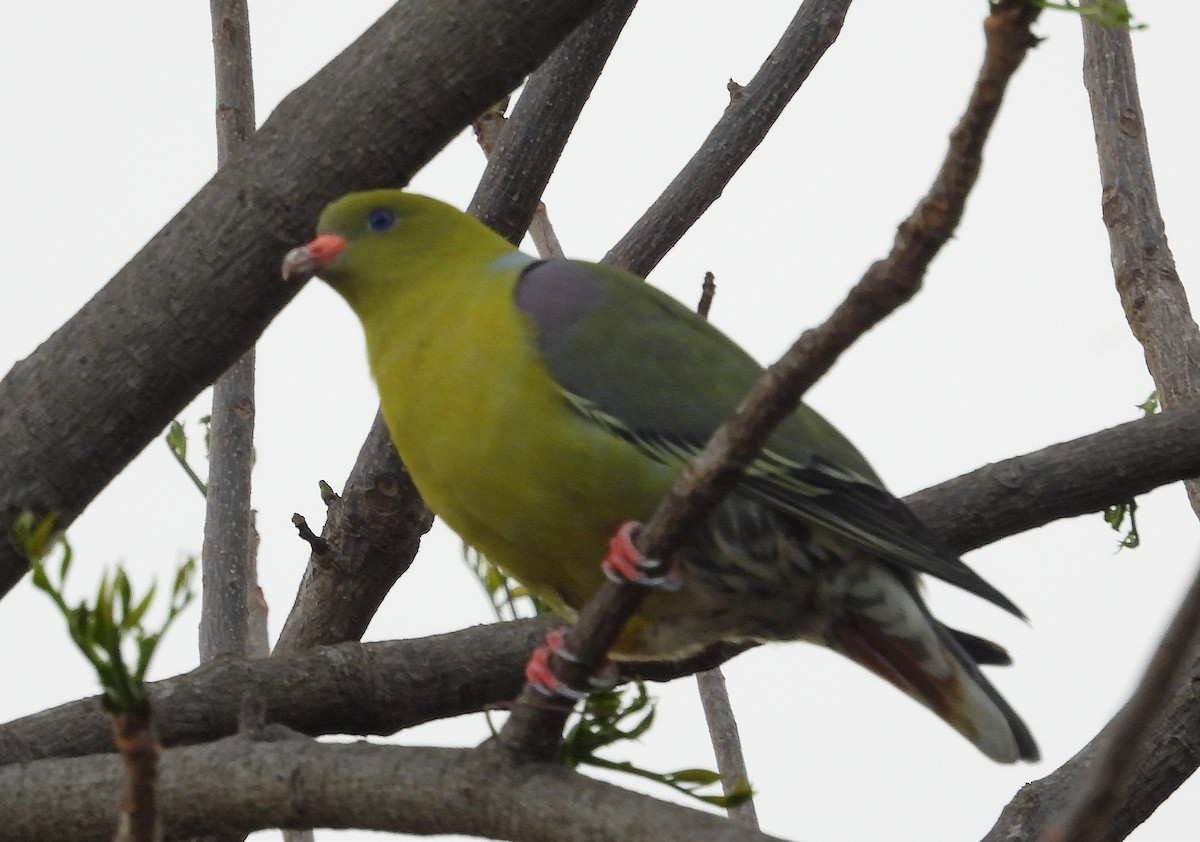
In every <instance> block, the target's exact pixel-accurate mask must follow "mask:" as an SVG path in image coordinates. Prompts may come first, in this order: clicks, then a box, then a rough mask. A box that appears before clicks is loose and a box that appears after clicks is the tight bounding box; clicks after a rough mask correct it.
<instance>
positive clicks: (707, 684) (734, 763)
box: [696, 79, 759, 830]
mask: <svg viewBox="0 0 1200 842" xmlns="http://www.w3.org/2000/svg"><path fill="white" fill-rule="evenodd" d="M729 84H730V85H731V86H733V85H734V82H733V80H732V79H731V80H730V82H729ZM740 90H741V89H740V88H738V91H740ZM735 94H736V92H735V91H734V89H733V87H731V88H730V96H731V97H732V96H734V95H735ZM716 294H717V284H716V281H715V278H714V276H713V273H712V272H705V273H704V282H703V284H701V292H700V303H699V304H697V305H696V312H697V313H698V314H699V315H700V316H701V318H704V319H707V318H708V313H709V311H710V310H711V309H712V303H713V298H714V297H715V296H716ZM696 690H697V692H698V693H699V694H700V706H701V707H702V708H703V709H704V721H705V723H706V724H707V725H708V739H709V741H710V742H711V743H712V747H713V755H714V756H715V757H716V760H717V771H718V772H720V773H721V788H722V789H723V790H724V792H725V794H726V795H729V794H731V793H732V792H733V791H734V790H735V789H737V788H738V787H747V786H749V784H750V774H749V772H748V771H747V769H746V754H745V752H744V751H743V750H742V738H741V735H740V734H739V733H738V725H737V717H736V716H735V715H734V713H733V702H732V701H731V700H730V698H729V690H728V689H727V688H726V686H725V673H724V672H723V671H722V670H721V668H720V667H719V666H718V667H713V668H712V669H708V670H703V671H701V672H698V673H696ZM726 813H728V814H729V818H731V819H733V820H734V821H735V822H737V823H738V824H742V825H745V826H746V827H751V828H754V829H755V830H757V829H758V827H759V825H758V812H757V811H756V810H755V809H754V799H753V797H751V798H747V799H746V800H745V801H743V802H742V803H740V804H735V805H733V806H731V807H728V808H726Z"/></svg>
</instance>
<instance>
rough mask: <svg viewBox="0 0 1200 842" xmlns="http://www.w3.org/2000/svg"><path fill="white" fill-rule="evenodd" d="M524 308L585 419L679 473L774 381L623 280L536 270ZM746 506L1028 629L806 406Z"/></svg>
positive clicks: (749, 485) (764, 464)
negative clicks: (976, 601)
mask: <svg viewBox="0 0 1200 842" xmlns="http://www.w3.org/2000/svg"><path fill="white" fill-rule="evenodd" d="M514 300H515V303H516V305H517V306H518V308H519V309H520V310H522V311H523V312H524V313H525V314H526V315H527V316H528V317H529V320H530V326H531V331H532V333H533V339H534V340H535V341H536V343H537V345H538V347H539V349H540V350H541V351H542V353H543V354H544V356H545V360H546V365H547V368H548V369H549V371H550V373H551V375H552V376H553V377H554V378H555V380H557V381H558V383H559V385H560V386H561V388H562V390H563V395H564V398H565V399H566V400H567V401H568V402H569V403H570V405H571V406H572V407H573V408H574V410H575V411H576V412H578V413H579V414H580V415H582V416H584V417H585V418H587V419H589V420H590V421H592V422H593V423H596V424H599V425H601V426H603V427H604V428H605V429H607V430H608V431H609V432H610V433H612V434H613V435H616V436H619V437H621V438H623V439H626V440H628V441H630V442H632V443H633V444H635V445H636V446H637V447H638V448H640V449H641V450H642V451H643V452H645V453H646V454H647V455H649V456H651V457H652V458H654V459H656V460H658V461H660V462H662V463H664V464H668V465H682V464H684V463H685V462H687V461H688V460H689V459H691V458H692V457H693V456H694V455H695V454H696V453H698V452H699V451H700V449H701V448H703V446H704V445H705V444H706V443H707V441H708V439H709V437H711V435H712V434H713V432H714V431H715V430H716V429H717V427H718V426H720V425H721V424H722V423H724V422H725V421H726V420H727V419H728V418H729V416H730V415H731V414H732V413H733V411H734V409H735V408H736V407H737V405H738V404H739V403H740V401H741V399H742V398H743V397H744V396H745V395H746V393H747V392H748V391H749V390H750V388H751V386H753V384H754V383H755V381H757V379H758V378H759V376H760V375H761V374H762V372H763V369H762V367H761V366H760V365H759V364H758V363H757V362H755V361H754V359H753V358H751V357H750V356H749V355H748V354H746V352H745V351H743V350H742V349H741V348H740V347H739V346H738V345H737V344H735V343H734V342H733V341H732V340H731V339H729V338H728V337H727V336H725V335H724V334H723V333H721V332H720V331H719V330H718V329H717V328H715V327H713V326H712V325H711V324H709V323H708V322H707V321H705V320H704V319H702V318H701V317H699V316H698V315H696V314H695V313H693V312H691V311H690V310H688V309H687V308H686V307H684V306H683V305H682V304H680V303H679V302H677V301H675V300H674V299H673V298H671V297H670V296H667V295H665V294H664V293H662V292H660V291H659V290H657V289H655V288H654V287H652V286H650V285H649V284H647V283H645V282H644V281H642V280H640V279H638V278H636V277H634V276H633V275H630V274H628V273H626V272H623V271H621V270H619V269H615V268H613V267H608V266H603V265H599V264H590V263H581V262H576V261H561V260H559V261H545V262H540V263H534V264H531V265H530V266H529V267H528V268H526V269H525V271H524V272H523V273H522V275H521V277H520V279H519V280H518V282H517V287H516V290H515V292H514ZM735 493H738V494H740V495H743V496H746V497H749V498H752V499H755V500H758V501H759V502H761V503H763V504H765V505H767V506H770V507H771V508H773V509H775V510H777V511H781V512H786V513H788V514H790V515H792V516H794V517H796V518H797V519H799V520H801V521H803V522H804V523H807V524H811V525H815V526H819V527H822V528H824V529H826V530H828V531H830V532H832V533H834V534H836V535H838V536H840V537H841V538H843V539H845V540H846V541H848V542H850V543H852V544H854V545H856V546H858V547H861V548H862V549H864V550H866V551H867V552H869V553H871V554H872V555H873V556H875V557H877V558H880V559H883V560H885V561H888V562H891V563H893V564H895V565H897V566H899V567H902V568H907V569H909V570H913V571H917V572H921V573H928V574H930V575H932V576H936V577H937V578H939V579H943V580H945V581H947V582H950V583H951V584H954V585H957V586H958V587H961V588H963V589H964V590H967V591H969V592H971V593H974V594H976V595H977V596H980V597H982V598H984V599H987V600H989V601H990V602H993V603H995V604H996V605H998V606H1000V607H1001V608H1004V609H1006V610H1008V611H1010V612H1012V613H1013V614H1016V615H1017V616H1023V615H1022V614H1021V612H1020V610H1019V609H1018V608H1017V607H1016V606H1015V605H1014V604H1013V603H1012V602H1011V601H1010V600H1009V599H1008V598H1007V597H1005V596H1004V595H1003V594H1002V593H1000V592H999V591H998V590H996V589H995V588H993V587H992V586H991V585H989V584H988V583H987V582H986V581H984V580H983V579H982V578H981V577H980V576H979V575H978V574H977V573H975V572H974V571H973V570H971V569H970V568H969V567H967V566H966V565H965V564H963V562H962V561H961V560H960V559H959V558H958V557H957V556H956V555H955V554H954V553H953V552H952V551H951V550H949V549H948V548H947V547H945V546H944V545H943V544H942V543H941V542H940V541H939V540H938V539H937V538H936V536H934V535H933V534H932V533H931V532H930V531H929V530H928V529H926V528H925V527H924V526H923V525H922V524H921V523H920V521H918V520H917V518H916V516H915V515H914V514H913V513H912V512H911V511H910V510H909V509H908V507H907V506H905V505H904V504H903V503H902V502H900V501H899V500H897V499H896V498H895V497H893V496H892V495H891V494H890V493H889V492H888V491H887V489H885V488H884V486H883V483H882V481H880V479H879V477H878V476H877V475H876V474H875V472H874V470H872V469H871V466H870V465H869V464H868V463H867V461H866V459H864V458H863V456H862V454H860V453H859V452H858V450H857V449H856V448H855V447H854V445H852V444H851V443H850V442H849V441H848V440H847V439H846V438H845V437H844V436H843V435H842V434H841V433H839V432H838V431H837V429H836V428H835V427H834V426H833V425H832V424H830V423H829V422H827V421H826V420H825V419H824V418H822V417H821V416H820V415H818V414H817V413H816V412H814V411H813V410H812V409H810V408H809V407H807V406H804V405H803V404H802V405H801V406H800V407H799V408H798V409H797V410H796V412H795V413H793V414H792V415H791V416H790V417H789V418H788V419H786V420H785V421H784V423H783V424H781V425H780V427H779V429H778V430H777V431H776V432H775V434H774V435H773V436H772V437H771V438H770V439H769V440H768V442H767V446H766V448H765V449H764V450H763V451H762V453H760V454H759V455H758V457H757V458H756V459H755V460H754V462H753V464H752V465H751V466H750V468H749V470H748V471H747V475H746V477H745V478H744V479H743V480H742V482H741V483H740V484H739V485H738V488H737V491H736V492H735Z"/></svg>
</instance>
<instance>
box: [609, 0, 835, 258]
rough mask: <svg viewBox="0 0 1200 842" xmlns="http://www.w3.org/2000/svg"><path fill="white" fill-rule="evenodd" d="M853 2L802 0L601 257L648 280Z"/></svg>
mask: <svg viewBox="0 0 1200 842" xmlns="http://www.w3.org/2000/svg"><path fill="white" fill-rule="evenodd" d="M849 7H850V0H805V2H804V3H803V4H802V5H801V6H800V9H799V11H797V12H796V15H795V17H794V18H793V19H792V21H791V23H790V24H788V27H787V29H786V30H785V31H784V33H783V36H782V37H781V38H780V39H779V43H778V44H776V45H775V49H773V50H772V51H771V53H770V55H768V56H767V59H766V61H764V62H763V64H762V66H761V67H760V68H759V70H758V73H756V74H755V75H754V78H753V79H751V80H750V83H749V84H748V85H745V86H744V87H740V86H739V87H738V88H737V90H736V91H734V90H733V88H731V89H730V104H729V106H728V107H727V108H726V109H725V112H724V113H723V114H722V115H721V117H720V119H719V120H718V121H717V123H716V125H715V126H713V128H712V131H711V132H709V134H708V137H706V138H705V139H704V142H703V143H702V144H701V145H700V148H699V149H697V150H696V153H695V154H694V155H693V156H692V158H691V160H689V161H688V162H687V164H686V165H685V166H684V168H683V169H682V170H680V172H679V174H678V175H677V176H675V178H674V179H672V181H671V183H670V184H669V185H667V187H666V189H665V190H663V192H662V195H660V196H659V197H658V199H656V200H655V202H654V204H653V205H651V206H650V208H649V209H648V210H647V211H646V212H645V213H644V214H642V217H641V219H639V220H638V221H637V222H636V223H634V225H633V227H632V228H630V229H629V232H628V233H626V234H625V236H624V237H622V238H621V240H620V242H618V243H617V244H616V245H615V246H613V247H612V248H611V249H609V252H608V254H607V255H605V257H604V262H605V263H611V264H613V265H615V266H620V267H622V268H623V269H628V270H629V271H630V272H633V273H634V274H635V275H641V276H642V277H645V276H647V275H649V274H650V272H651V270H652V269H654V267H655V266H657V265H658V263H659V261H660V260H662V259H663V256H664V255H666V253H667V252H668V251H670V250H671V249H672V248H673V247H674V246H675V244H676V243H677V242H679V240H680V238H681V237H682V236H683V235H684V234H686V233H687V231H688V229H690V228H691V227H692V225H694V224H695V222H696V220H698V219H699V218H700V217H701V216H702V215H703V214H704V212H705V211H706V210H708V208H709V206H710V205H711V204H712V203H713V202H715V201H716V200H717V198H718V197H719V196H720V195H721V193H722V191H724V190H725V187H726V185H728V184H729V181H730V179H732V178H733V176H734V174H735V173H737V171H738V170H739V169H740V168H741V166H742V164H744V163H746V160H747V159H748V158H749V157H750V155H751V154H752V153H753V152H754V150H755V149H757V148H758V146H759V144H760V143H762V141H763V138H765V137H766V136H767V132H768V131H770V129H771V127H772V126H773V125H775V121H776V120H777V119H779V115H780V114H782V113H783V109H784V108H785V107H786V106H787V104H788V103H789V102H791V99H792V97H793V96H795V94H796V91H798V90H800V86H801V85H802V84H804V80H805V79H807V78H808V74H809V73H811V72H812V69H813V68H814V67H816V65H817V62H818V61H820V59H821V56H823V55H825V51H826V50H828V49H829V47H830V46H831V45H832V44H833V42H834V41H835V40H836V39H837V37H838V34H839V33H840V32H841V29H842V22H843V21H844V20H845V18H846V10H847V9H848V8H849Z"/></svg>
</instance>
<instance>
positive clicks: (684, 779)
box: [666, 769, 721, 786]
mask: <svg viewBox="0 0 1200 842" xmlns="http://www.w3.org/2000/svg"><path fill="white" fill-rule="evenodd" d="M666 776H667V777H669V778H670V779H671V780H673V781H675V782H676V783H681V784H694V785H696V786H711V785H712V784H715V783H720V782H721V773H720V772H714V771H712V770H711V769H680V770H679V771H678V772H667V774H666Z"/></svg>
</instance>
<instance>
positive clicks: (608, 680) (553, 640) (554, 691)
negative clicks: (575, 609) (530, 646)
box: [525, 629, 621, 701]
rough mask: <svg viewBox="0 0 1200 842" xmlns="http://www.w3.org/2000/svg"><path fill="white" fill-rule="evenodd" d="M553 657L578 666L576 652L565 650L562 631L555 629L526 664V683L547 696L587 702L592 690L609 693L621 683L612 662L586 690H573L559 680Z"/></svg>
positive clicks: (592, 678)
mask: <svg viewBox="0 0 1200 842" xmlns="http://www.w3.org/2000/svg"><path fill="white" fill-rule="evenodd" d="M551 655H557V656H558V657H560V658H562V659H563V660H564V661H570V662H571V663H573V664H577V663H579V658H578V657H576V655H575V653H574V652H572V651H571V650H570V649H568V648H567V647H566V643H565V640H564V635H563V630H562V629H555V630H554V631H552V632H550V633H549V634H547V635H546V642H545V643H544V644H542V645H541V646H539V647H538V648H537V649H534V650H533V654H532V655H530V656H529V663H527V664H526V665H525V680H526V681H527V682H529V684H530V686H531V687H533V688H534V689H535V690H537V691H538V692H539V693H542V694H544V695H546V696H560V697H562V698H564V699H570V700H572V701H579V700H580V699H586V698H587V697H588V693H590V692H591V691H592V690H609V689H611V688H613V687H615V686H617V685H618V684H619V683H620V682H621V676H620V673H619V672H618V671H617V665H616V664H615V663H614V662H612V661H605V663H604V666H603V667H602V668H601V669H600V672H598V673H596V674H595V675H593V676H592V677H591V678H590V679H588V685H589V686H588V688H587V689H586V690H581V689H580V688H578V687H572V686H571V685H569V684H567V683H566V682H565V681H563V680H562V679H561V678H559V677H558V673H556V672H555V671H554V667H553V666H552V665H551V663H550V656H551Z"/></svg>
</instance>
